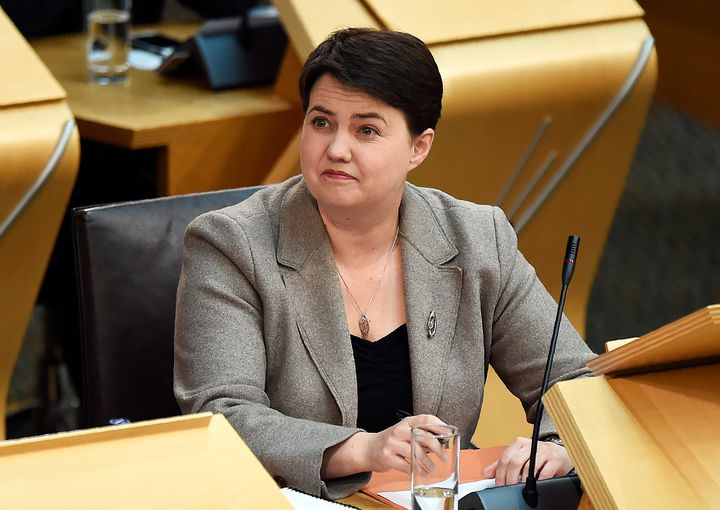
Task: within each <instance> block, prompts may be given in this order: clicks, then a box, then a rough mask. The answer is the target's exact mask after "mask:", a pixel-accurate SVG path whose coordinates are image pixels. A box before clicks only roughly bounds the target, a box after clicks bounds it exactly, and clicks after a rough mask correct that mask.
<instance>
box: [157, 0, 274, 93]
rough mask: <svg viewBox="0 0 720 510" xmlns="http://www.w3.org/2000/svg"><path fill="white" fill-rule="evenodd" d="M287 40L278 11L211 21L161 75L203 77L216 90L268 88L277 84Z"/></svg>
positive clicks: (268, 9)
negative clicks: (198, 75)
mask: <svg viewBox="0 0 720 510" xmlns="http://www.w3.org/2000/svg"><path fill="white" fill-rule="evenodd" d="M286 47H287V36H286V35H285V32H284V30H283V28H282V25H281V24H280V17H279V15H278V12H277V10H276V9H275V8H274V7H256V8H253V9H250V10H249V11H248V12H247V13H246V14H245V15H244V16H240V17H235V18H221V19H215V20H210V21H208V22H206V23H205V24H203V26H202V27H200V29H199V30H198V32H197V33H196V34H195V35H194V36H193V37H191V38H190V39H188V40H187V41H185V42H184V43H183V44H181V45H179V46H178V47H177V48H176V49H175V51H173V53H172V54H171V55H170V56H169V57H168V58H167V59H165V61H164V62H163V64H162V66H160V69H159V71H160V72H161V73H163V74H168V75H187V74H198V73H199V74H202V75H204V76H205V78H206V79H207V82H208V84H209V85H210V87H211V88H213V89H216V90H217V89H225V88H230V87H247V86H254V85H268V84H271V83H273V82H274V81H275V78H276V76H277V73H278V70H279V69H280V64H281V62H282V58H283V55H284V54H285V48H286Z"/></svg>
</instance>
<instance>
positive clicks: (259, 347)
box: [175, 177, 592, 498]
mask: <svg viewBox="0 0 720 510" xmlns="http://www.w3.org/2000/svg"><path fill="white" fill-rule="evenodd" d="M400 239H401V242H400V243H401V244H400V248H401V249H402V261H403V266H404V268H403V275H404V285H405V299H406V306H407V329H408V340H409V346H410V363H411V373H412V386H413V406H414V409H413V410H414V413H415V414H422V413H427V414H433V415H436V416H438V417H439V418H441V419H442V420H444V421H445V422H447V423H451V424H454V425H456V426H458V427H459V429H460V431H461V434H462V446H463V447H467V446H468V445H469V439H470V436H471V435H472V433H473V431H474V429H475V426H476V423H477V419H478V415H479V413H480V407H481V405H482V400H483V385H484V381H485V376H486V371H487V367H488V364H492V365H493V367H494V368H495V369H496V371H497V372H498V374H499V375H500V377H501V378H502V380H503V381H504V382H505V383H506V384H507V386H508V387H509V389H510V390H511V391H512V392H513V393H514V394H515V395H516V396H517V397H518V398H519V399H520V400H521V401H522V403H523V405H524V407H525V409H526V411H527V412H528V418H529V419H531V418H532V417H533V415H534V404H535V402H536V400H537V397H538V388H539V386H540V384H541V382H542V373H543V366H544V363H545V359H546V357H547V351H548V343H549V339H550V336H551V333H552V325H553V321H554V318H555V313H556V306H557V305H556V303H555V302H554V300H553V299H552V297H551V296H550V295H549V294H548V293H547V292H546V290H545V288H544V287H543V286H542V284H541V283H540V282H539V280H538V279H537V278H536V276H535V271H534V270H533V268H532V267H531V266H530V265H529V264H528V263H527V262H526V261H525V259H524V258H523V256H522V255H521V254H520V253H519V252H518V250H517V242H516V237H515V233H514V231H513V229H512V227H511V226H510V225H509V223H508V222H507V220H506V219H505V216H504V215H503V213H502V211H501V210H500V209H498V208H493V207H489V206H481V205H476V204H472V203H469V202H463V201H460V200H457V199H454V198H452V197H450V196H449V195H447V194H445V193H442V192H440V191H437V190H432V189H423V188H418V187H415V186H413V185H411V184H407V185H406V187H405V192H404V195H403V200H402V205H401V209H400ZM431 315H434V317H435V319H436V321H435V322H436V326H435V328H434V331H431V330H432V328H431V326H430V324H429V322H430V317H431ZM591 356H592V353H591V351H590V350H589V349H588V348H587V347H586V346H585V343H584V342H583V341H582V340H581V339H580V337H579V336H578V334H577V332H576V331H575V329H574V328H573V327H572V326H571V325H570V323H569V322H568V321H567V320H565V322H564V323H563V325H562V328H561V334H560V338H559V341H558V348H557V355H556V357H555V362H554V370H553V380H559V379H566V378H572V377H577V376H579V375H582V374H585V373H587V369H586V368H584V362H585V361H586V360H587V359H589V358H590V357H591ZM175 393H176V396H177V399H178V402H179V404H180V407H181V409H182V410H183V412H186V413H190V412H200V411H212V412H218V413H223V414H224V415H225V416H226V417H227V418H228V420H229V421H230V422H231V423H232V424H233V426H234V427H235V428H236V429H237V431H238V433H239V434H240V435H241V436H242V438H243V439H244V440H245V442H246V443H247V444H248V446H249V447H250V448H251V449H252V450H253V452H254V453H255V455H257V457H258V458H259V459H260V460H261V462H262V463H263V464H264V466H265V467H266V468H267V470H268V471H269V472H270V473H271V474H272V475H279V476H282V477H283V478H285V479H286V480H287V482H288V484H289V485H291V486H294V487H297V488H300V489H302V490H304V491H307V492H310V493H313V494H322V495H323V496H326V497H331V498H337V497H342V496H345V495H347V494H349V493H352V492H354V491H356V490H358V489H359V488H361V487H362V486H363V484H364V483H366V482H367V480H368V476H369V475H368V474H367V473H360V474H358V475H355V476H350V477H347V478H344V479H338V480H321V477H320V468H321V463H322V457H323V452H324V451H325V449H327V448H328V447H331V446H333V445H335V444H337V443H340V442H342V441H343V440H345V439H347V438H348V437H350V436H351V435H352V434H354V433H356V432H357V431H358V430H360V429H358V428H356V420H357V382H356V378H355V365H354V360H353V352H352V347H351V343H350V333H349V331H348V327H347V320H346V317H345V311H344V308H343V300H342V294H341V288H340V283H339V280H338V277H337V273H336V270H335V265H334V260H333V255H332V251H331V248H330V242H329V239H328V236H327V233H326V231H325V228H324V226H323V223H322V221H321V219H320V215H319V212H318V209H317V204H316V202H315V200H314V199H313V197H312V196H311V195H310V193H309V192H308V190H307V188H306V187H305V184H304V182H303V180H302V178H300V177H295V178H292V179H290V180H288V181H286V182H284V183H282V184H279V185H276V186H270V187H268V188H266V189H264V190H261V191H259V192H257V193H256V194H255V195H253V196H252V197H251V198H249V199H248V200H246V201H245V202H242V203H240V204H238V205H235V206H232V207H228V208H225V209H222V210H220V211H215V212H210V213H207V214H204V215H202V216H200V217H199V218H197V219H196V220H195V221H193V222H192V223H191V224H190V226H189V227H188V230H187V234H186V238H185V253H184V258H183V269H182V275H181V278H180V285H179V288H178V300H177V319H176V331H175ZM551 427H552V423H551V422H549V420H548V421H547V422H546V423H545V428H544V430H543V433H547V432H550V431H552V429H551Z"/></svg>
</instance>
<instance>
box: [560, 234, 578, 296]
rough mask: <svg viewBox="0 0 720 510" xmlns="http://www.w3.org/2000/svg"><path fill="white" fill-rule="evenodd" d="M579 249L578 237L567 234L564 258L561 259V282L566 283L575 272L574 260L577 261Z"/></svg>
mask: <svg viewBox="0 0 720 510" xmlns="http://www.w3.org/2000/svg"><path fill="white" fill-rule="evenodd" d="M579 249H580V237H579V236H569V237H568V240H567V247H566V248H565V260H564V261H563V270H562V283H563V285H568V284H569V283H570V279H571V278H572V276H573V273H574V272H575V262H576V261H577V256H578V250H579Z"/></svg>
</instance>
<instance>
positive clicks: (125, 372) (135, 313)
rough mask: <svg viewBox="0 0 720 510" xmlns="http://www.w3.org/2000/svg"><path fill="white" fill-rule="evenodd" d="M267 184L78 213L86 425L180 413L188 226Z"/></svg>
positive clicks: (75, 215)
mask: <svg viewBox="0 0 720 510" xmlns="http://www.w3.org/2000/svg"><path fill="white" fill-rule="evenodd" d="M259 189H260V187H252V188H241V189H234V190H226V191H216V192H208V193H197V194H191V195H178V196H172V197H165V198H155V199H150V200H140V201H135V202H124V203H117V204H110V205H103V206H96V207H83V208H77V209H75V210H74V211H73V233H74V239H75V262H76V272H77V279H78V289H79V302H80V326H81V335H82V338H81V340H82V358H83V361H82V362H83V388H82V395H83V405H84V409H85V413H84V423H83V424H84V425H85V426H88V427H91V426H100V425H105V424H107V423H108V421H109V420H110V419H113V418H127V419H129V420H131V421H138V420H145V419H151V418H161V417H166V416H175V415H178V414H180V410H179V408H178V406H177V403H176V402H175V397H174V394H173V387H172V379H173V377H172V375H173V331H174V320H175V293H176V289H177V284H178V279H179V276H180V266H181V257H182V246H183V237H184V233H185V229H186V228H187V226H188V224H189V223H190V222H191V221H192V220H193V219H194V218H195V217H197V216H198V215H200V214H202V213H204V212H207V211H211V210H214V209H220V208H222V207H225V206H228V205H231V204H235V203H238V202H241V201H242V200H245V199H246V198H248V197H249V196H250V195H252V194H253V193H255V192H256V191H257V190H259Z"/></svg>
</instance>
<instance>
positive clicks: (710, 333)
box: [587, 304, 720, 374]
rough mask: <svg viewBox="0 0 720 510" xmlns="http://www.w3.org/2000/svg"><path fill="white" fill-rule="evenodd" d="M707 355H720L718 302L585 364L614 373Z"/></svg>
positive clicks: (705, 358)
mask: <svg viewBox="0 0 720 510" xmlns="http://www.w3.org/2000/svg"><path fill="white" fill-rule="evenodd" d="M707 359H715V360H718V359H720V304H716V305H710V306H707V307H705V308H701V309H700V310H697V311H696V312H693V313H691V314H690V315H687V316H685V317H683V318H681V319H678V320H676V321H674V322H672V323H670V324H667V325H665V326H663V327H661V328H658V329H656V330H655V331H651V332H650V333H647V334H645V335H643V336H641V337H640V338H639V339H638V340H637V341H634V342H628V343H626V344H625V345H623V346H620V347H619V348H617V349H613V351H612V352H608V353H605V354H603V355H602V356H598V357H597V358H594V359H592V360H590V361H588V363H587V365H588V367H590V369H591V370H592V371H593V372H594V373H595V374H613V373H617V372H626V371H629V370H635V369H641V368H642V369H647V368H648V367H657V366H663V365H670V364H675V365H677V364H678V363H684V362H685V363H686V362H692V361H694V360H707Z"/></svg>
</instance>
